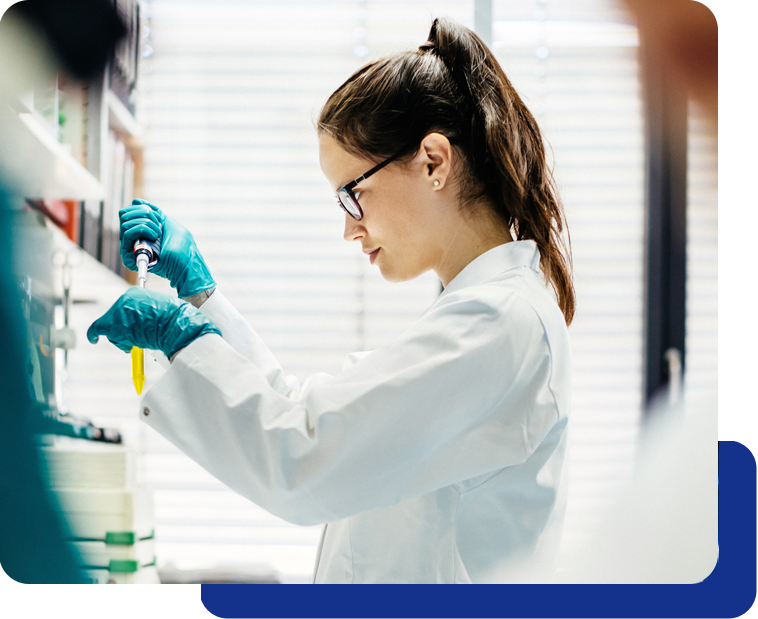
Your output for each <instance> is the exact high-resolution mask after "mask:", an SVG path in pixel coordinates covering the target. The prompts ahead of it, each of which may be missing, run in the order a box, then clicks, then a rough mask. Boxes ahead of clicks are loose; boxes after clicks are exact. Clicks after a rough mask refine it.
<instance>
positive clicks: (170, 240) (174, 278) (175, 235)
mask: <svg viewBox="0 0 758 619" xmlns="http://www.w3.org/2000/svg"><path fill="white" fill-rule="evenodd" d="M118 216H119V220H120V222H121V227H120V228H119V232H118V237H119V238H120V239H121V259H122V260H123V261H124V266H125V267H126V268H127V269H129V270H131V271H136V270H137V264H136V263H135V261H134V253H133V252H134V243H135V241H137V239H140V238H143V239H147V240H148V241H156V242H157V243H158V245H159V246H160V257H159V258H158V263H157V264H156V265H155V266H153V267H151V269H150V271H151V272H152V273H155V274H156V275H160V276H161V277H165V278H166V279H167V280H168V281H169V282H170V283H171V286H172V287H173V288H176V291H177V293H178V294H179V296H180V297H181V298H183V299H186V298H189V297H191V296H193V295H196V294H197V293H198V292H202V291H203V290H207V289H208V288H213V287H214V286H215V285H216V282H214V281H213V278H212V277H211V272H210V271H209V270H208V267H207V266H206V264H205V261H204V260H203V257H202V256H201V255H200V252H199V251H198V249H197V245H196V244H195V239H194V238H192V233H191V232H190V231H189V230H187V228H185V227H184V226H183V225H182V224H180V223H179V222H178V221H176V220H174V219H171V217H166V216H165V215H164V214H163V212H162V211H161V209H159V208H158V207H157V206H155V205H154V204H150V202H145V201H144V200H133V201H132V203H131V205H130V206H127V207H124V208H122V209H121V210H120V211H119V212H118Z"/></svg>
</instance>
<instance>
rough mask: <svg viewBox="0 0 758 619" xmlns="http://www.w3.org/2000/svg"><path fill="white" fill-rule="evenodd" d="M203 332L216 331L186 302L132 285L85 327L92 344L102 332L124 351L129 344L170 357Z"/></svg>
mask: <svg viewBox="0 0 758 619" xmlns="http://www.w3.org/2000/svg"><path fill="white" fill-rule="evenodd" d="M206 333H218V334H219V335H221V331H219V329H218V327H216V325H214V324H213V323H212V322H211V321H210V319H209V318H207V317H206V316H205V315H204V314H202V313H201V312H200V311H199V310H197V309H195V308H194V307H192V305H190V304H189V303H187V302H186V301H180V300H179V299H175V298H173V297H169V296H167V295H165V294H161V293H159V292H153V291H151V290H145V289H144V288H138V287H137V286H133V287H132V288H129V290H127V291H126V292H125V293H124V294H123V295H121V297H120V298H119V299H118V300H117V301H116V302H115V303H114V304H113V306H111V308H110V309H109V310H108V311H107V312H105V314H103V315H102V316H101V317H100V318H98V319H97V320H96V321H95V322H93V323H92V324H91V325H90V328H89V329H87V339H88V340H89V341H90V342H91V343H92V344H96V343H97V340H98V338H99V337H100V336H101V335H105V336H106V337H107V338H108V339H109V340H110V341H111V343H112V344H115V345H116V346H118V347H119V348H120V349H121V350H123V351H124V352H130V351H131V349H132V347H133V346H137V347H138V348H148V349H150V350H160V351H163V353H164V354H165V355H166V356H167V357H168V358H169V359H171V357H173V356H174V355H175V354H176V353H177V352H178V351H180V350H181V349H182V348H184V347H185V346H187V345H188V344H190V343H191V342H193V341H195V340H196V339H197V338H199V337H200V336H201V335H205V334H206Z"/></svg>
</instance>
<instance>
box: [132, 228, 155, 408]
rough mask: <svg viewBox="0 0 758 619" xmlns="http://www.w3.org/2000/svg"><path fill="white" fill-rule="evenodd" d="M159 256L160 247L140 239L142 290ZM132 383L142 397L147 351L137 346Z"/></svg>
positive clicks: (137, 256) (137, 249)
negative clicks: (150, 269) (148, 273)
mask: <svg viewBox="0 0 758 619" xmlns="http://www.w3.org/2000/svg"><path fill="white" fill-rule="evenodd" d="M158 255H159V252H158V246H157V244H155V243H151V242H149V241H145V240H144V239H139V240H138V241H137V242H136V243H135V244H134V261H135V262H136V263H137V284H138V285H139V287H140V288H144V287H145V284H147V269H148V267H151V266H153V265H154V264H155V263H156V262H158ZM132 381H133V382H134V388H135V389H136V390H137V395H142V388H143V387H144V386H145V351H144V350H142V349H141V348H137V347H136V346H135V347H133V348H132Z"/></svg>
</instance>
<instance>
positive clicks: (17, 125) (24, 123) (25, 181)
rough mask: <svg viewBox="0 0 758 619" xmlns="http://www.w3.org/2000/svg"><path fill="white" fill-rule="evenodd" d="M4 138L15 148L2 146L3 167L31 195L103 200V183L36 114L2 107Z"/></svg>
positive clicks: (0, 150)
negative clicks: (54, 135) (60, 142)
mask: <svg viewBox="0 0 758 619" xmlns="http://www.w3.org/2000/svg"><path fill="white" fill-rule="evenodd" d="M2 115H3V116H5V117H6V118H5V120H4V121H3V130H4V132H5V135H4V136H3V137H4V138H7V139H8V143H9V144H13V148H12V149H8V148H3V149H0V168H2V169H3V170H4V171H5V172H6V174H8V177H9V178H13V179H15V181H16V184H17V186H18V190H20V191H21V192H23V194H24V196H25V197H28V198H52V199H60V200H102V199H104V197H105V190H104V188H103V185H102V183H100V181H99V180H98V179H97V178H96V177H95V176H93V175H92V173H90V172H89V171H88V170H87V169H85V168H84V166H82V165H81V164H80V163H79V162H78V161H77V160H76V159H74V157H72V156H71V153H69V152H68V151H67V150H66V148H65V147H64V146H63V145H62V144H59V143H58V142H57V141H56V140H55V138H54V137H53V136H52V135H50V133H49V131H48V130H47V129H46V128H45V127H44V126H43V125H42V124H41V123H40V121H39V120H37V119H36V118H35V116H34V114H30V113H19V112H17V111H15V110H13V109H12V108H10V107H7V108H4V109H3V110H2Z"/></svg>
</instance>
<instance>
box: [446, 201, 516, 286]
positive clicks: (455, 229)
mask: <svg viewBox="0 0 758 619" xmlns="http://www.w3.org/2000/svg"><path fill="white" fill-rule="evenodd" d="M485 208H486V210H485ZM467 213H472V214H467ZM467 213H460V214H459V221H458V222H453V223H452V225H451V226H450V228H449V229H450V235H449V237H448V238H447V239H446V240H445V242H444V247H442V248H441V255H440V260H439V261H438V263H437V266H436V267H435V269H434V271H435V273H436V274H437V277H439V278H440V280H441V281H442V285H443V286H445V287H447V285H448V284H449V283H450V282H451V281H452V280H453V278H454V277H455V276H456V275H458V273H460V272H461V271H462V270H463V269H464V268H465V267H466V266H467V265H468V264H469V263H471V262H472V261H474V260H476V259H477V258H478V257H479V256H481V255H482V254H483V253H485V252H487V251H489V250H490V249H492V248H494V247H497V246H499V245H503V244H504V243H509V242H511V241H512V240H513V237H512V236H511V233H510V230H508V228H507V227H506V226H505V224H504V223H502V222H501V221H500V220H498V219H497V218H495V217H493V216H491V215H490V213H491V211H490V210H489V208H487V207H484V208H481V209H477V210H474V211H467ZM473 213H477V215H474V214H473Z"/></svg>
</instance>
